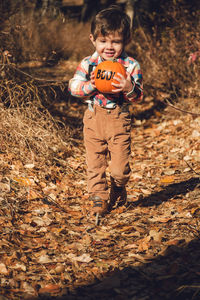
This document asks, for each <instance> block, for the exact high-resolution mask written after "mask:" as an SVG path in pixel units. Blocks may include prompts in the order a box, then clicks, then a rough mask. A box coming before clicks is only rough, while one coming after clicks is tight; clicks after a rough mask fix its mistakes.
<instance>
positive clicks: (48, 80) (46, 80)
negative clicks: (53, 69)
mask: <svg viewBox="0 0 200 300" xmlns="http://www.w3.org/2000/svg"><path fill="white" fill-rule="evenodd" d="M0 66H7V67H9V68H10V67H11V68H13V69H14V70H16V71H17V72H19V73H21V74H23V75H25V76H28V77H30V78H32V79H33V80H35V81H42V82H51V83H55V82H56V83H63V82H68V80H55V79H44V78H38V77H34V76H32V75H31V74H29V73H27V72H24V71H22V70H20V69H19V68H17V67H15V66H14V65H13V64H0Z"/></svg>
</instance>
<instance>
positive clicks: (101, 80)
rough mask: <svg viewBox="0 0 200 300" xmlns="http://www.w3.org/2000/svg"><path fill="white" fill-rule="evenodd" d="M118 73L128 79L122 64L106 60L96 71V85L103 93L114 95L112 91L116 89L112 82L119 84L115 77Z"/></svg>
mask: <svg viewBox="0 0 200 300" xmlns="http://www.w3.org/2000/svg"><path fill="white" fill-rule="evenodd" d="M117 73H120V74H122V75H123V76H124V77H125V78H126V69H125V68H124V66H123V65H122V64H120V63H119V62H117V61H115V60H105V61H103V62H101V63H100V64H99V65H98V66H97V67H96V69H95V70H94V74H95V85H96V88H97V89H98V91H99V92H101V93H112V89H114V88H115V87H114V86H113V85H112V84H111V83H112V82H115V83H118V81H117V80H114V79H113V77H114V76H115V75H117Z"/></svg>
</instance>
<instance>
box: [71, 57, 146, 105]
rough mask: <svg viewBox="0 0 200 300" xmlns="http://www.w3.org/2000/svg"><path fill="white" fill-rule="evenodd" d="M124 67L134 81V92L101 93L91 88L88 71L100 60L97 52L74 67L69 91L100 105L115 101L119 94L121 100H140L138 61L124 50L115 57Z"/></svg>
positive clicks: (140, 77)
mask: <svg viewBox="0 0 200 300" xmlns="http://www.w3.org/2000/svg"><path fill="white" fill-rule="evenodd" d="M117 61H118V62H120V63H121V64H122V65H124V67H125V68H126V71H127V72H128V73H130V75H131V79H132V82H133V83H135V88H134V92H133V93H130V94H129V95H128V96H127V95H126V93H118V94H102V93H100V92H99V91H98V90H97V89H95V88H93V86H92V84H91V82H90V74H89V73H90V71H89V70H91V69H92V71H93V70H94V69H95V68H96V66H97V65H98V64H99V63H100V62H102V59H101V57H100V56H99V55H98V53H97V52H95V53H93V55H91V56H88V57H85V58H84V59H83V60H82V61H81V63H80V64H79V66H78V67H77V69H76V72H75V74H74V76H73V78H72V79H70V81H69V91H70V93H71V94H72V96H75V97H79V98H83V99H85V100H88V99H90V100H91V101H92V103H93V104H96V105H100V106H107V105H109V104H112V103H117V102H118V101H119V99H120V95H122V96H123V100H125V101H130V102H134V101H136V100H141V99H142V96H143V85H142V73H141V69H140V65H139V63H138V62H137V61H136V60H135V59H134V58H131V57H129V56H128V55H127V54H126V53H125V52H123V53H122V54H121V56H120V57H118V58H117Z"/></svg>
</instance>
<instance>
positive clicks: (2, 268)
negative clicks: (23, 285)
mask: <svg viewBox="0 0 200 300" xmlns="http://www.w3.org/2000/svg"><path fill="white" fill-rule="evenodd" d="M0 274H2V275H8V274H9V272H8V269H7V268H6V265H5V264H4V263H0Z"/></svg>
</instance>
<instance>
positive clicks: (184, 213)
mask: <svg viewBox="0 0 200 300" xmlns="http://www.w3.org/2000/svg"><path fill="white" fill-rule="evenodd" d="M185 101H186V100H185ZM188 101H189V99H188ZM157 104H159V103H157ZM156 107H158V105H156V106H155V109H152V99H150V100H149V102H148V101H147V102H146V104H144V105H143V106H142V108H141V106H136V109H135V110H134V113H135V116H136V117H134V118H133V128H132V154H131V167H132V175H131V179H130V182H129V184H128V187H127V191H128V203H127V205H126V206H123V207H119V208H116V209H114V210H113V211H111V213H109V214H108V215H107V216H106V217H105V218H104V219H103V220H102V221H101V223H100V225H99V226H95V224H94V220H92V219H90V217H89V216H88V213H87V210H88V202H87V192H86V181H85V176H86V175H85V174H86V166H85V157H84V147H83V144H82V140H81V139H80V137H75V136H73V138H72V140H73V142H74V147H75V148H74V149H75V152H73V153H76V154H73V155H72V156H69V157H68V158H67V159H65V160H64V159H63V157H62V155H61V156H60V157H55V161H56V164H55V165H54V166H50V167H49V169H48V170H47V169H44V168H42V166H41V167H40V168H35V166H31V165H29V166H28V165H26V166H24V165H23V163H22V162H21V163H20V162H18V166H17V163H15V164H13V157H12V154H10V157H9V156H8V155H5V154H4V153H1V154H0V162H1V166H2V168H1V173H0V187H1V190H2V193H1V196H0V201H1V206H0V209H1V216H0V227H1V235H2V237H1V240H0V249H1V260H0V282H1V294H2V296H1V297H0V299H72V300H73V299H78V300H79V299H117V300H119V299H120V300H121V299H123V300H125V299H132V300H134V299H135V300H147V299H149V300H150V299H153V300H157V299H158V300H159V299H169V300H172V299H181V300H182V299H188V300H189V299H199V297H200V281H199V275H200V263H199V262H200V250H199V249H200V247H199V246H200V242H199V217H200V180H199V174H200V169H199V162H200V144H199V137H200V131H199V128H200V117H193V116H192V115H190V114H183V113H180V112H178V111H176V110H174V109H172V108H170V107H168V108H165V109H164V110H161V109H156ZM82 114H83V111H80V112H79V111H78V107H77V105H76V103H75V104H73V103H72V106H71V111H70V112H69V116H71V117H74V118H80V119H81V117H82ZM141 115H142V116H143V118H141V119H140V118H139V116H141ZM80 136H81V130H80ZM17 167H18V170H19V171H20V172H18V174H19V175H18V176H17V177H14V170H15V171H16V168H17ZM24 170H25V171H24ZM23 172H25V173H26V174H27V177H26V178H25V179H24V177H23V176H20V174H24V173H23ZM11 178H12V180H11ZM13 178H15V179H13ZM20 178H21V179H20ZM23 180H24V181H23ZM54 297H55V298H54Z"/></svg>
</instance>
